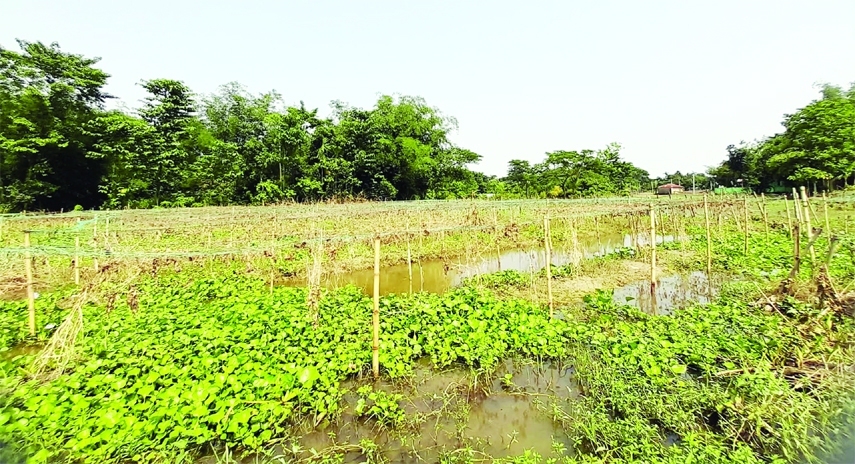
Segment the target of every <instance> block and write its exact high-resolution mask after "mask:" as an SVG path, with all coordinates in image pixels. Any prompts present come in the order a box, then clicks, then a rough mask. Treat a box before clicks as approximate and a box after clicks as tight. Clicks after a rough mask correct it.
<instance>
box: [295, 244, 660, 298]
mask: <svg viewBox="0 0 855 464" xmlns="http://www.w3.org/2000/svg"><path fill="white" fill-rule="evenodd" d="M674 240H675V238H674V236H672V235H664V236H658V237H657V243H664V242H673V241H674ZM649 242H650V238H649V236H638V237H635V238H634V237H633V236H631V235H628V234H613V235H603V236H602V237H601V238H600V239H599V240H597V239H591V240H587V241H584V242H580V243H579V245H578V247H577V248H576V249H572V248H569V247H558V248H555V249H553V250H552V264H553V265H555V266H563V265H566V264H570V263H572V262H574V261H575V260H578V259H590V258H594V257H597V256H604V255H607V254H610V253H613V252H615V251H616V250H619V249H623V248H629V247H632V246H635V245H639V246H645V245H646V244H648V243H649ZM544 267H546V252H545V251H544V249H543V248H537V249H532V250H504V251H501V253H500V254H499V255H498V256H496V255H493V256H485V255H479V256H469V257H463V258H460V259H458V260H456V261H454V260H426V261H423V262H421V263H419V262H417V261H414V262H413V265H412V288H411V287H410V284H411V282H410V268H409V266H408V265H407V264H398V265H394V266H386V267H383V269H382V272H381V273H380V294H381V295H389V294H400V293H407V292H409V291H410V290H412V291H414V292H419V291H425V292H431V293H444V292H446V291H448V290H449V289H451V288H453V287H455V286H457V285H460V284H461V283H462V282H463V281H464V280H465V279H467V278H470V277H473V276H476V275H479V274H489V273H493V272H498V271H507V270H514V271H519V272H524V273H525V272H538V271H540V270H541V269H543V268H544ZM321 284H322V285H323V286H324V287H326V288H330V289H331V288H338V287H343V286H345V285H355V286H357V287H359V288H361V289H363V291H364V292H365V294H366V295H370V294H371V293H372V292H373V288H374V287H373V286H374V271H373V270H372V269H364V270H358V271H354V272H348V273H341V274H330V275H326V276H325V277H324V278H323V279H322V281H321ZM286 285H289V286H304V285H306V281H305V279H294V280H290V281H287V282H286Z"/></svg>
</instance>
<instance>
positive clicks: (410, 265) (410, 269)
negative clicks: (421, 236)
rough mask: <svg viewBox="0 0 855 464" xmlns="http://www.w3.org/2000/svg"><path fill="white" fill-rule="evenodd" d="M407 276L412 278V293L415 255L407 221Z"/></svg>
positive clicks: (411, 290)
mask: <svg viewBox="0 0 855 464" xmlns="http://www.w3.org/2000/svg"><path fill="white" fill-rule="evenodd" d="M407 277H408V278H409V279H410V295H412V294H413V255H412V250H411V246H410V224H409V223H407Z"/></svg>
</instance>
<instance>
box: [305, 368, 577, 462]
mask: <svg viewBox="0 0 855 464" xmlns="http://www.w3.org/2000/svg"><path fill="white" fill-rule="evenodd" d="M572 372H573V371H572V368H570V367H569V366H565V365H561V364H557V363H544V364H534V363H514V362H510V361H508V362H505V363H504V364H503V365H502V366H500V367H499V368H498V370H497V375H496V377H495V378H493V379H491V380H490V381H489V382H484V381H483V380H476V379H474V378H473V377H472V375H471V374H470V373H469V372H468V371H464V370H459V369H455V370H449V371H445V372H437V371H434V370H432V369H430V368H429V367H427V366H426V364H424V363H422V364H420V367H419V368H418V369H417V372H416V374H415V376H414V378H413V380H412V382H411V383H409V384H407V385H394V384H391V383H385V382H381V383H378V384H375V389H379V390H384V391H387V392H396V393H401V394H404V397H405V400H404V401H403V402H402V406H403V408H404V410H405V411H406V412H407V414H408V416H410V417H415V416H416V415H420V416H421V417H422V418H423V422H421V423H420V424H416V425H415V426H414V427H412V428H410V430H409V431H407V432H403V433H402V432H401V431H394V432H389V431H387V430H384V429H383V428H381V427H377V426H376V424H373V423H372V422H371V421H365V420H361V419H356V418H354V417H353V416H351V415H349V414H348V413H347V412H346V413H345V414H344V415H343V416H342V418H341V419H340V420H338V421H337V422H336V423H333V424H329V425H328V426H327V427H322V428H319V429H312V430H307V431H306V432H307V433H306V434H305V435H303V436H302V438H300V440H299V443H300V445H301V446H302V447H303V448H304V449H312V448H314V449H315V450H321V449H325V448H329V447H332V446H336V447H339V448H340V449H351V448H352V451H349V452H347V453H345V462H362V461H364V459H365V456H364V453H363V452H361V451H360V450H357V449H356V448H357V447H358V446H359V445H360V442H361V441H362V440H364V439H370V440H371V441H372V442H374V443H376V444H377V445H379V449H380V453H381V455H382V456H383V458H384V459H386V460H387V461H388V462H403V463H406V462H413V463H415V462H438V461H440V457H441V456H442V455H443V454H444V453H450V452H453V451H455V450H457V449H460V448H463V447H467V446H468V447H471V448H473V449H476V450H478V452H479V453H485V454H486V455H489V456H490V457H492V458H501V457H506V456H513V455H519V454H522V453H523V452H525V451H526V450H534V451H536V452H537V453H538V454H540V455H541V456H550V455H552V453H553V451H552V450H553V443H560V444H561V445H562V446H563V447H564V448H566V449H568V450H570V449H571V448H572V446H571V445H572V443H571V440H570V438H569V437H568V436H567V435H566V433H565V432H564V431H563V429H562V428H561V427H560V425H558V424H557V423H555V422H554V421H553V420H552V419H551V418H550V417H549V414H548V413H547V412H546V411H547V410H548V408H547V407H546V404H547V400H546V398H547V397H549V398H554V399H570V398H574V397H576V396H578V394H579V389H578V386H577V385H576V383H575V381H574V379H573V373H572ZM505 374H511V384H504V383H503V380H502V378H503V377H504V376H505ZM479 382H480V383H479ZM357 385H358V384H357V383H356V382H355V381H352V382H345V383H344V384H343V385H342V387H343V388H350V389H353V390H355V389H356V387H357ZM355 401H356V397H355V396H354V395H353V394H349V395H346V397H345V403H346V405H347V408H346V411H347V410H352V406H353V404H355Z"/></svg>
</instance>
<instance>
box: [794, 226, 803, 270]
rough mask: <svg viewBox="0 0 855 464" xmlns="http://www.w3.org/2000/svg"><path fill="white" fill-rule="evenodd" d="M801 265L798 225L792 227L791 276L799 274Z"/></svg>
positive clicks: (800, 234)
mask: <svg viewBox="0 0 855 464" xmlns="http://www.w3.org/2000/svg"><path fill="white" fill-rule="evenodd" d="M801 265H802V233H801V230H799V225H798V224H796V226H795V227H794V228H793V277H795V276H797V275H798V274H799V271H800V270H801Z"/></svg>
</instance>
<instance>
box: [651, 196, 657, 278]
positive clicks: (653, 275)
mask: <svg viewBox="0 0 855 464" xmlns="http://www.w3.org/2000/svg"><path fill="white" fill-rule="evenodd" d="M655 290H656V211H655V210H654V209H653V205H652V204H651V205H650V291H651V293H652V292H655Z"/></svg>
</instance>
